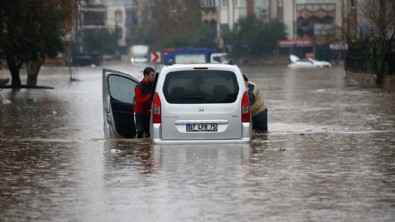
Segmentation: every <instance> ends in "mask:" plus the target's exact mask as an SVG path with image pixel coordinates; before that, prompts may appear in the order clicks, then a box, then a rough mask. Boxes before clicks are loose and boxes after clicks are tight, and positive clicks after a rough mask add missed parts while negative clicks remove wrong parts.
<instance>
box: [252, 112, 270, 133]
mask: <svg viewBox="0 0 395 222" xmlns="http://www.w3.org/2000/svg"><path fill="white" fill-rule="evenodd" d="M252 129H253V130H254V131H255V132H257V133H265V132H267V109H265V110H263V111H262V112H260V113H258V114H257V115H255V116H253V117H252Z"/></svg>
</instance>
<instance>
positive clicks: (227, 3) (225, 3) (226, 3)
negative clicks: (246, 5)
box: [221, 0, 229, 7]
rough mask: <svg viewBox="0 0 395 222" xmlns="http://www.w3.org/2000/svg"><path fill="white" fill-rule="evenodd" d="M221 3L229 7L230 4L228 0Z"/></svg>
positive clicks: (222, 0)
mask: <svg viewBox="0 0 395 222" xmlns="http://www.w3.org/2000/svg"><path fill="white" fill-rule="evenodd" d="M221 5H222V6H223V7H228V6H229V2H228V0H221Z"/></svg>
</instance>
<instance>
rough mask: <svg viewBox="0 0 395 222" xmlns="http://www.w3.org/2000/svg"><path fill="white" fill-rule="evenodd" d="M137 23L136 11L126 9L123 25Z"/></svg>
mask: <svg viewBox="0 0 395 222" xmlns="http://www.w3.org/2000/svg"><path fill="white" fill-rule="evenodd" d="M137 24H138V19H137V14H136V12H135V11H127V12H126V21H125V25H137Z"/></svg>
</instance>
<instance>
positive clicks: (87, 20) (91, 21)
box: [83, 11, 105, 26]
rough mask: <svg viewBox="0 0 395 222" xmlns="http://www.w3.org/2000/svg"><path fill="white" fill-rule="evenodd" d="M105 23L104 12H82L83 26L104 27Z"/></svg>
mask: <svg viewBox="0 0 395 222" xmlns="http://www.w3.org/2000/svg"><path fill="white" fill-rule="evenodd" d="M104 21H105V13H104V12H97V11H96V12H95V11H88V12H84V22H83V24H84V26H89V25H97V26H104Z"/></svg>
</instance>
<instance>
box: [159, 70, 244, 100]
mask: <svg viewBox="0 0 395 222" xmlns="http://www.w3.org/2000/svg"><path fill="white" fill-rule="evenodd" d="M238 92H239V85H238V83H237V78H236V75H235V73H233V72H230V71H218V70H188V71H177V72H170V73H168V74H167V75H166V79H165V82H164V85H163V94H164V96H165V98H166V100H167V102H169V103H175V104H197V103H233V102H235V101H236V98H237V94H238Z"/></svg>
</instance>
